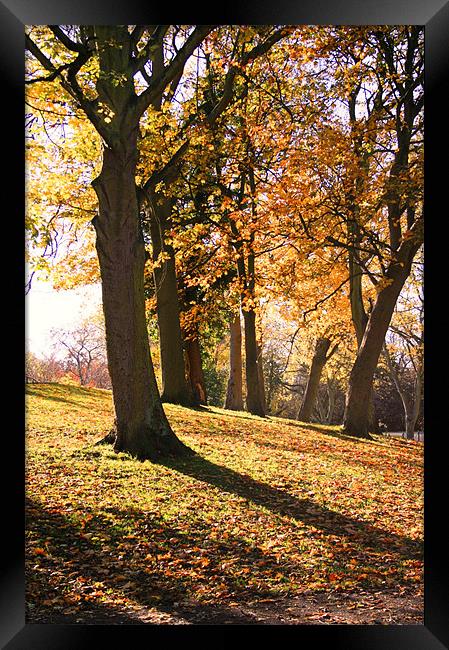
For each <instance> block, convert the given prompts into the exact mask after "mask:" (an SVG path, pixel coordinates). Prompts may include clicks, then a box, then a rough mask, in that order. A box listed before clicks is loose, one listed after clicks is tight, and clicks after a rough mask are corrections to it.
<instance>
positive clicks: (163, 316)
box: [150, 193, 194, 406]
mask: <svg viewBox="0 0 449 650" xmlns="http://www.w3.org/2000/svg"><path fill="white" fill-rule="evenodd" d="M158 201H161V203H158ZM172 205H173V200H172V199H170V198H168V199H167V198H165V197H162V198H161V197H159V196H158V195H157V194H156V193H153V195H152V210H151V220H150V223H151V241H152V245H153V262H156V261H157V260H158V258H159V255H160V254H161V253H162V254H163V255H166V256H167V259H164V261H163V262H162V263H161V264H160V265H158V266H156V267H155V269H154V284H155V291H156V304H157V322H158V328H159V345H160V353H161V371H162V394H161V399H162V401H163V402H171V403H173V404H182V405H184V406H192V405H193V404H194V398H193V393H192V390H191V388H190V386H189V384H188V381H187V379H186V368H185V362H184V349H183V339H182V333H181V325H180V319H179V314H180V307H179V297H178V283H177V278H176V268H175V254H174V251H173V248H172V247H171V246H169V245H168V244H166V243H165V241H164V239H165V229H166V225H167V221H168V219H169V218H170V214H171V208H172Z"/></svg>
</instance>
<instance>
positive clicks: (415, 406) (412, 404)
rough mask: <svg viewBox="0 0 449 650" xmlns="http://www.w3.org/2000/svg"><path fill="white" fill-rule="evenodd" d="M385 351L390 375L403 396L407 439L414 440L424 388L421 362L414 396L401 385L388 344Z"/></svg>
mask: <svg viewBox="0 0 449 650" xmlns="http://www.w3.org/2000/svg"><path fill="white" fill-rule="evenodd" d="M384 352H385V359H386V361H387V366H388V370H389V372H390V376H391V378H392V379H393V382H394V385H395V386H396V390H397V391H398V393H399V396H400V398H401V401H402V406H403V407H404V421H405V437H406V438H407V440H413V439H414V437H415V425H416V420H417V419H418V415H419V410H420V406H421V390H422V376H421V366H420V364H418V368H417V374H416V378H415V386H414V391H413V396H410V395H407V393H406V392H405V390H404V389H403V387H402V386H401V380H400V378H399V374H398V372H397V370H396V368H395V366H394V363H393V361H392V359H391V356H390V353H389V351H388V349H387V346H385V347H384Z"/></svg>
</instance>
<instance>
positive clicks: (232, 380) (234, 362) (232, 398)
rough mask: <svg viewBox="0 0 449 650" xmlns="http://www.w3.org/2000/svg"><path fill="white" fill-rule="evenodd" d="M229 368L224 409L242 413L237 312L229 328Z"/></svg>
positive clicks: (241, 380)
mask: <svg viewBox="0 0 449 650" xmlns="http://www.w3.org/2000/svg"><path fill="white" fill-rule="evenodd" d="M229 366H230V368H229V379H228V389H227V392H226V401H225V406H224V407H225V409H229V410H231V411H243V394H242V383H243V379H242V330H241V328H240V313H239V312H238V313H237V314H236V316H235V318H234V320H233V321H232V322H231V326H230V342H229Z"/></svg>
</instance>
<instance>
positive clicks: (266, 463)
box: [26, 384, 423, 622]
mask: <svg viewBox="0 0 449 650" xmlns="http://www.w3.org/2000/svg"><path fill="white" fill-rule="evenodd" d="M112 412H113V411H112V401H111V393H110V392H109V391H103V390H97V389H86V388H80V387H74V386H66V385H58V384H37V385H28V386H27V429H28V431H27V484H26V492H27V526H26V527H27V571H28V578H27V580H28V582H27V598H26V600H27V616H28V620H30V621H38V622H39V621H49V622H51V621H56V620H59V621H60V620H70V619H73V620H74V621H82V620H85V619H86V617H87V618H89V616H90V617H91V618H94V619H95V620H99V619H101V618H102V617H103V616H104V617H107V616H111V615H112V614H114V613H115V614H116V615H120V613H121V612H122V613H123V612H125V611H126V612H128V613H129V612H132V611H134V612H139V611H142V608H146V611H150V610H154V611H158V612H159V613H160V616H163V612H164V611H173V610H174V609H176V607H181V606H182V605H184V606H185V607H187V606H188V605H189V603H190V604H194V605H198V604H200V605H201V606H202V607H203V608H206V609H207V607H208V606H210V605H213V604H216V603H220V606H221V607H224V606H226V607H229V608H231V609H232V607H235V606H237V605H239V604H242V603H246V604H247V605H248V604H251V603H257V604H260V603H267V602H270V601H272V602H280V599H285V598H297V597H299V596H304V597H308V596H311V595H313V596H317V597H318V596H319V597H326V595H329V594H333V597H335V596H336V595H338V594H340V595H341V597H342V598H343V597H344V598H346V600H345V602H346V607H349V608H353V609H354V610H356V609H357V607H358V606H359V605H360V603H361V602H363V599H364V598H366V597H367V596H368V595H370V598H371V601H370V602H376V600H375V598H377V599H379V598H382V597H383V596H384V595H385V594H388V593H390V594H394V595H395V596H398V595H402V596H407V594H413V598H418V599H419V598H420V597H421V595H422V562H421V560H422V545H421V541H422V524H423V516H422V509H423V475H422V473H423V453H422V449H423V447H422V444H420V443H416V442H406V441H402V440H395V439H384V438H381V437H377V438H376V439H375V440H374V441H362V440H355V439H350V438H347V437H344V436H343V435H341V434H339V432H338V428H337V427H325V426H319V425H306V424H301V423H299V422H295V421H292V420H283V419H280V418H271V417H270V418H265V419H261V418H258V417H255V416H251V415H249V414H247V413H230V412H227V411H225V410H222V409H218V408H207V409H203V410H192V409H187V408H183V407H179V406H173V405H166V412H167V415H168V417H169V420H170V422H171V424H172V426H173V429H174V430H175V432H176V433H177V435H178V436H179V437H180V438H181V439H182V440H183V441H184V442H186V443H187V444H188V445H189V446H190V447H192V448H193V449H194V450H195V451H196V452H197V455H195V456H194V457H193V458H192V459H189V460H187V461H179V462H178V461H177V462H169V463H166V464H164V465H155V464H152V463H150V462H148V461H146V462H143V463H141V462H138V461H135V460H133V459H131V458H130V457H129V456H127V455H126V454H115V453H114V452H113V450H112V448H111V447H109V446H104V445H101V446H96V445H95V443H96V442H97V441H98V440H99V439H101V438H102V437H103V436H104V435H105V434H106V433H107V431H108V430H109V428H110V425H111V422H112ZM347 598H350V600H347ZM373 598H374V600H372V599H373ZM284 602H285V600H284ZM418 602H419V601H418ZM347 603H350V604H349V605H348V604H347ZM311 618H313V616H311ZM161 622H164V621H163V620H162V619H161Z"/></svg>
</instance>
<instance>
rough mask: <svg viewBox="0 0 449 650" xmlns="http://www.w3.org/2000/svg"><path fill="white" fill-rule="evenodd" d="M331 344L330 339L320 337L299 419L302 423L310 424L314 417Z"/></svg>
mask: <svg viewBox="0 0 449 650" xmlns="http://www.w3.org/2000/svg"><path fill="white" fill-rule="evenodd" d="M330 344H331V341H330V339H328V338H325V337H320V338H318V339H317V342H316V345H315V352H314V355H313V359H312V364H311V366H310V372H309V378H308V380H307V385H306V390H305V393H304V397H303V400H302V404H301V407H300V409H299V412H298V417H297V419H298V420H300V421H301V422H310V418H311V417H312V413H313V409H314V408H315V403H316V398H317V395H318V388H319V386H320V380H321V373H322V372H323V368H324V366H325V365H326V361H327V353H328V350H329V347H330Z"/></svg>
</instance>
